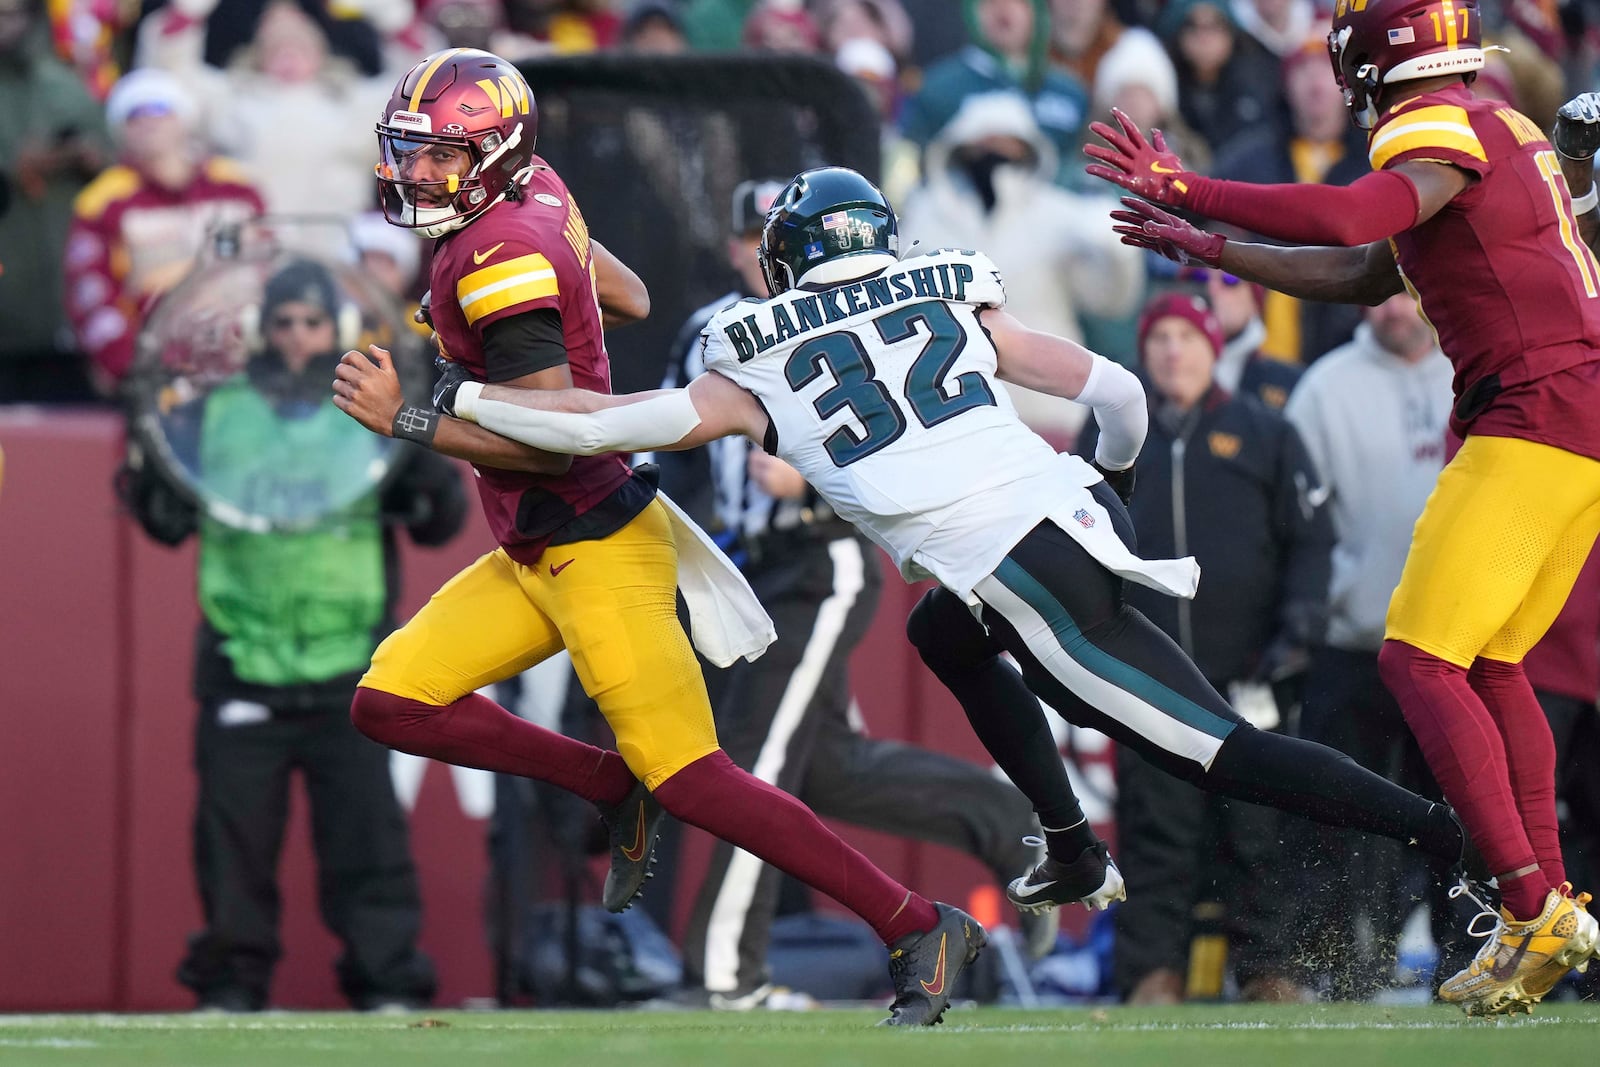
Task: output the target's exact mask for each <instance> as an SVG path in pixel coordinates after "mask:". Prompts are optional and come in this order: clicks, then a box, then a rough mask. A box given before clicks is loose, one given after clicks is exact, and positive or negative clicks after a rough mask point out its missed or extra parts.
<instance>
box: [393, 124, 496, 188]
mask: <svg viewBox="0 0 1600 1067" xmlns="http://www.w3.org/2000/svg"><path fill="white" fill-rule="evenodd" d="M378 148H379V154H380V158H379V162H378V168H377V170H378V180H379V181H380V182H382V183H383V185H384V188H385V192H386V194H387V193H388V192H390V191H392V192H393V194H394V196H396V197H397V198H398V200H399V201H400V203H402V204H405V205H410V206H419V207H425V208H439V207H446V206H448V205H449V204H450V203H451V202H452V201H453V200H454V199H455V197H456V195H457V194H458V193H460V192H461V190H462V189H463V188H464V187H465V186H466V185H467V183H468V179H469V176H470V175H472V174H473V171H474V165H475V163H476V159H475V155H474V152H473V149H472V145H471V144H470V143H468V141H467V139H466V138H464V137H426V138H424V137H415V136H407V135H406V134H403V133H395V132H393V131H392V130H391V129H390V128H389V127H386V126H379V127H378Z"/></svg>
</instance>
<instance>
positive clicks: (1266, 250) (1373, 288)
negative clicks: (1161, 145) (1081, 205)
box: [1111, 196, 1403, 304]
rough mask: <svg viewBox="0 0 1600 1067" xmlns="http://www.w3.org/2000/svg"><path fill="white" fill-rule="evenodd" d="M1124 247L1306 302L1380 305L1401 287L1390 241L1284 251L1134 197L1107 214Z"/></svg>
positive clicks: (1316, 246) (1284, 249)
mask: <svg viewBox="0 0 1600 1067" xmlns="http://www.w3.org/2000/svg"><path fill="white" fill-rule="evenodd" d="M1111 218H1112V220H1113V221H1114V222H1115V223H1116V225H1114V226H1113V227H1112V229H1113V230H1115V231H1116V232H1117V234H1118V235H1120V237H1121V238H1122V242H1123V243H1124V244H1129V245H1133V246H1135V247H1137V248H1144V249H1148V250H1149V251H1151V252H1155V253H1157V254H1159V255H1162V256H1165V257H1166V258H1168V259H1170V260H1172V261H1173V262H1175V263H1179V264H1183V265H1187V264H1189V263H1195V262H1199V263H1204V264H1206V265H1207V266H1211V267H1220V268H1222V269H1223V270H1226V271H1227V272H1228V273H1230V274H1234V275H1237V276H1238V277H1240V278H1244V279H1245V280H1246V281H1252V282H1258V283H1260V284H1261V285H1265V286H1266V287H1267V288H1269V289H1276V290H1278V291H1279V292H1281V293H1287V294H1289V295H1290V296H1294V297H1299V298H1301V299H1304V300H1322V301H1328V302H1332V303H1343V304H1381V303H1383V301H1385V300H1387V299H1388V298H1389V297H1391V296H1393V295H1394V294H1395V293H1398V292H1399V291H1400V290H1401V289H1402V288H1403V283H1402V282H1401V280H1400V272H1399V270H1397V269H1396V267H1395V263H1394V253H1393V250H1392V249H1390V247H1389V242H1388V241H1373V242H1371V243H1370V244H1366V245H1361V246H1358V247H1356V248H1339V247H1329V246H1319V245H1313V246H1306V247H1288V248H1286V247H1282V246H1279V245H1258V244H1248V243H1243V242H1239V241H1230V240H1228V239H1227V238H1224V237H1222V236H1220V235H1218V234H1214V233H1210V232H1208V231H1206V230H1202V229H1201V228H1200V227H1198V226H1196V225H1194V224H1193V223H1191V222H1187V221H1185V220H1184V219H1181V218H1179V217H1178V216H1177V215H1174V214H1172V212H1170V211H1166V210H1164V209H1162V208H1159V207H1157V206H1156V205H1154V204H1151V203H1149V202H1147V201H1144V200H1140V199H1139V198H1137V197H1132V196H1125V197H1123V198H1122V209H1121V210H1119V211H1113V212H1112V213H1111Z"/></svg>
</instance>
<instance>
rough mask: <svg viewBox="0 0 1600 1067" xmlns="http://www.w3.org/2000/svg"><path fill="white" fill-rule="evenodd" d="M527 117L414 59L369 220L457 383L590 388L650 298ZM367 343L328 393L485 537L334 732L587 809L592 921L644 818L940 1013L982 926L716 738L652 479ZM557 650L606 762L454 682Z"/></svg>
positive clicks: (389, 127)
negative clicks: (663, 816)
mask: <svg viewBox="0 0 1600 1067" xmlns="http://www.w3.org/2000/svg"><path fill="white" fill-rule="evenodd" d="M537 122H538V112H537V109H536V107H535V105H534V101H533V95H532V93H531V92H530V90H529V89H528V85H527V83H526V82H525V81H524V80H523V78H522V75H521V74H520V73H519V72H518V71H517V69H516V67H514V66H513V65H512V64H510V63H508V62H506V61H505V60H503V59H500V58H499V57H498V56H494V55H491V54H490V53H487V52H480V51H475V50H470V49H449V50H446V51H442V52H438V53H435V54H434V55H432V56H429V57H428V58H426V59H424V60H423V61H422V62H421V63H419V64H417V66H415V67H413V68H412V69H411V70H410V71H409V72H407V73H406V75H405V76H404V77H402V78H401V79H400V83H399V84H398V85H397V86H396V87H395V92H394V95H393V97H392V98H391V99H390V101H389V104H388V105H387V107H386V108H385V109H384V113H383V118H382V120H381V121H380V122H379V124H378V142H379V146H380V149H381V153H382V158H381V161H380V163H379V164H378V179H379V185H380V189H381V192H382V195H383V203H384V212H385V214H386V216H387V217H388V219H389V221H390V222H392V223H394V224H396V225H398V226H404V227H407V228H409V229H413V230H417V231H418V232H420V233H422V234H423V235H425V236H427V237H432V238H436V239H437V240H438V243H437V245H436V246H435V251H434V257H433V264H432V273H431V277H430V284H431V289H430V292H431V294H432V300H431V315H432V321H433V327H434V330H435V331H436V332H437V334H438V338H439V346H440V349H441V353H442V354H443V356H444V358H446V359H447V360H450V361H452V363H453V364H454V365H455V366H456V367H457V368H459V371H458V373H462V374H465V375H467V376H470V377H471V378H474V379H476V380H479V381H486V382H493V383H497V384H500V385H503V386H507V387H510V388H512V389H514V390H517V391H527V390H547V389H565V388H571V387H572V386H574V385H577V386H582V387H583V388H585V389H591V390H595V391H597V392H601V393H609V392H610V387H611V382H610V364H609V361H608V357H607V355H606V349H605V341H604V338H603V336H602V333H601V326H602V319H603V317H604V318H607V319H610V320H611V321H614V322H622V321H628V320H629V319H630V318H640V317H643V315H644V314H646V313H647V311H648V307H649V297H648V295H647V294H646V293H645V291H644V286H643V283H641V282H640V281H639V279H638V278H637V277H636V276H634V275H633V274H632V272H631V271H629V270H628V269H627V268H626V267H625V266H623V265H622V264H621V263H620V262H619V261H617V260H616V259H615V258H614V257H612V256H611V255H609V254H608V253H607V252H606V251H605V250H604V249H603V248H601V246H600V245H598V244H596V243H595V242H593V241H592V240H591V239H590V237H589V233H588V229H587V227H586V226H585V224H584V220H583V215H582V214H581V213H580V212H579V210H578V206H577V204H576V203H575V202H574V201H573V199H572V195H571V193H570V192H568V190H567V187H566V185H565V184H564V183H563V182H562V181H561V179H560V177H559V176H557V174H556V172H555V171H554V170H552V169H551V168H550V167H549V166H548V165H547V164H546V163H545V162H544V161H543V160H542V159H540V158H539V157H538V156H536V155H534V136H535V134H536V132H537ZM370 351H371V353H372V354H371V360H372V362H373V364H375V365H376V367H377V368H379V369H380V370H381V371H382V372H383V375H384V376H385V380H386V382H387V383H388V384H389V385H391V386H392V391H391V392H390V393H387V394H384V395H383V396H382V397H381V398H379V399H380V400H381V403H378V404H376V405H375V404H373V403H372V402H371V401H372V400H373V394H372V392H371V391H370V390H369V391H365V392H362V393H361V395H360V396H357V390H356V389H355V387H354V386H353V384H352V382H353V378H352V377H351V375H350V368H349V367H348V366H342V367H341V368H340V370H339V372H338V374H339V377H338V379H337V380H336V381H335V383H334V393H335V403H337V404H338V405H339V406H340V408H341V409H342V410H344V411H346V412H347V413H349V414H350V415H352V416H353V417H355V418H356V419H357V420H358V421H360V422H361V423H362V424H363V425H365V426H367V427H368V428H369V429H371V430H373V431H374V432H377V433H381V434H392V435H394V436H396V437H403V438H405V439H407V440H411V441H416V442H418V443H421V444H423V445H426V446H428V447H430V448H432V449H434V450H435V451H438V452H442V453H444V454H446V455H450V456H455V457H457V458H460V459H465V460H469V461H471V462H472V464H473V466H474V468H475V470H476V471H477V474H478V479H477V480H478V490H479V495H480V496H481V497H482V499H483V506H484V511H485V513H486V515H487V516H488V519H489V524H490V527H491V528H492V529H493V531H494V533H495V536H496V538H497V539H498V540H499V542H500V547H499V548H497V549H495V550H494V551H493V552H490V553H489V554H488V555H486V556H484V557H482V558H481V559H479V560H478V561H477V562H476V563H474V564H472V565H471V566H470V567H468V568H467V569H466V570H465V571H463V572H462V573H460V574H458V575H457V576H456V577H455V578H453V579H451V581H450V582H449V583H447V584H446V585H445V586H444V587H443V588H442V589H440V590H439V591H438V592H437V593H435V594H434V596H433V598H432V599H431V600H430V601H429V602H428V604H427V605H426V606H425V607H424V608H423V609H422V610H421V611H420V612H418V613H417V615H416V616H415V617H414V618H412V619H411V621H410V622H408V623H407V624H406V625H405V626H403V627H401V628H400V629H399V630H397V631H396V632H395V633H394V634H393V635H391V636H390V637H389V638H388V639H387V640H386V641H384V642H383V644H382V645H381V646H379V648H378V650H377V651H376V652H375V653H374V654H373V658H372V667H371V669H370V670H369V671H368V672H367V674H366V676H365V677H364V678H363V679H362V680H361V685H360V688H359V689H358V690H357V692H356V697H355V701H354V704H353V705H352V708H351V715H352V717H353V718H354V720H355V722H356V725H357V726H358V727H360V729H361V730H362V731H363V732H364V733H366V734H367V736H369V737H371V738H373V739H374V740H376V741H379V742H382V743H383V744H386V745H389V746H390V747H392V748H397V749H400V750H401V751H404V752H411V753H415V754H418V755H423V756H429V757H432V758H435V759H440V760H445V761H447V762H450V763H456V764H461V765H463V766H469V767H481V768H485V769H487V770H492V771H498V772H501V773H507V774H519V775H523V776H525V777H529V778H536V779H539V780H541V781H546V782H551V783H553V784H555V785H559V786H561V787H563V788H565V789H568V790H571V791H572V792H574V793H576V794H578V795H579V796H582V797H584V798H585V799H587V800H589V801H591V802H593V803H594V804H596V805H597V806H599V808H600V809H601V812H602V813H603V814H604V815H605V818H606V821H607V824H608V826H609V828H610V832H611V842H612V849H611V855H612V867H611V872H610V874H609V875H608V877H607V879H606V886H605V893H604V897H605V904H606V906H607V907H608V908H610V909H611V910H613V911H621V910H622V909H623V908H625V907H627V906H628V904H629V903H631V901H632V900H633V899H634V897H635V895H636V894H637V893H638V891H639V889H640V888H641V886H642V884H643V882H644V878H645V877H646V871H647V867H648V864H649V862H650V854H651V850H652V847H653V845H654V841H655V834H656V829H657V826H658V825H659V817H660V813H661V810H662V809H663V808H664V809H665V810H666V811H670V812H671V813H673V814H674V815H676V816H678V818H680V819H682V820H684V821H685V822H687V823H690V824H691V825H694V826H698V827H700V828H701V829H703V830H706V831H708V832H710V833H712V834H715V835H716V836H718V837H720V838H723V839H724V840H726V841H729V842H731V843H733V844H734V845H737V846H738V847H740V848H743V849H745V850H747V851H749V852H751V853H754V854H755V855H757V856H759V857H760V858H762V859H763V860H766V861H767V862H768V863H771V864H772V865H773V866H775V867H778V868H781V869H782V870H784V871H787V872H788V873H789V874H791V875H794V876H795V877H796V878H799V879H800V880H801V881H803V882H805V883H807V884H808V885H810V886H812V887H814V888H816V889H818V890H820V891H822V892H824V893H827V894H828V895H829V896H831V897H833V898H834V899H835V900H838V901H839V902H840V903H841V904H844V905H845V906H846V907H848V908H850V909H851V910H852V911H854V912H855V913H856V914H857V915H859V916H861V918H862V919H864V920H866V922H867V923H868V924H869V925H871V927H872V928H873V930H874V931H875V932H876V933H877V935H878V936H879V937H881V938H882V939H883V941H884V943H885V944H886V945H888V946H890V949H891V958H890V968H889V969H890V973H891V975H892V976H893V979H894V986H895V993H896V998H895V1002H894V1005H893V1007H892V1009H891V1016H890V1018H889V1020H888V1022H890V1023H891V1024H894V1025H919V1024H920V1025H931V1024H932V1023H935V1022H938V1021H939V1018H940V1016H941V1015H942V1014H943V1013H944V1010H945V1008H946V1007H947V1006H948V1005H949V1000H950V988H951V985H952V983H954V981H955V979H956V976H957V975H958V974H959V973H960V972H961V970H962V969H963V968H964V967H965V966H966V964H968V963H970V962H971V961H972V960H973V959H974V958H975V957H976V956H977V954H978V950H979V949H980V948H982V947H983V944H984V940H985V937H984V931H983V929H982V927H980V926H979V925H978V924H977V923H976V922H975V921H973V920H972V918H971V917H970V916H968V915H966V914H965V913H963V912H961V911H960V910H958V909H956V908H953V907H950V906H949V905H946V904H934V903H932V902H930V901H928V900H925V899H924V898H922V897H921V896H918V895H917V894H916V893H913V892H910V891H909V890H907V889H906V888H905V887H904V886H902V885H900V884H898V883H897V882H895V881H894V880H893V879H891V878H889V877H888V876H887V875H885V874H884V873H883V872H882V871H880V870H879V869H878V868H877V867H875V866H873V864H872V863H871V862H870V861H868V860H867V858H866V857H865V856H863V855H861V854H860V853H859V852H857V851H856V850H855V849H853V848H851V847H850V846H849V845H847V844H845V843H844V842H843V841H842V840H840V839H839V838H838V837H837V836H835V835H834V834H833V832H832V831H830V830H828V829H827V828H826V827H824V826H823V825H822V823H821V821H819V820H818V818H817V817H816V815H815V814H813V813H812V811H811V810H810V809H809V808H807V807H806V806H805V805H803V804H801V803H800V802H799V801H798V800H795V799H794V798H793V797H791V796H789V795H788V794H787V793H783V792H780V791H779V790H777V789H775V788H773V787H772V786H770V785H767V784H766V783H764V782H761V781H760V780H758V779H757V778H754V777H752V776H751V775H750V774H748V773H746V772H745V771H742V770H740V769H739V768H738V767H736V766H735V765H734V764H733V762H732V761H731V760H729V759H728V757H727V756H726V755H725V754H724V753H723V751H722V749H721V748H720V747H718V744H717V736H716V730H715V728H714V727H713V725H712V717H711V706H710V703H709V701H708V699H707V695H706V687H705V681H704V679H703V677H702V676H701V673H700V667H699V664H698V662H697V661H696V659H695V656H694V652H693V651H692V650H691V648H690V642H689V639H688V637H687V636H686V635H685V633H684V631H683V627H682V625H681V624H680V623H679V621H678V615H677V609H676V594H677V588H678V575H679V563H680V549H682V551H683V552H684V553H688V552H690V551H691V550H692V549H694V548H696V547H697V546H696V545H695V544H693V543H690V542H694V541H695V534H696V533H697V531H694V530H693V528H692V526H690V527H688V530H687V532H685V523H686V520H681V519H679V518H678V517H676V516H674V515H673V514H672V512H671V511H670V510H669V508H668V507H667V506H666V505H665V504H663V502H662V501H661V500H658V499H657V495H656V491H655V485H654V482H653V481H651V480H649V479H647V478H646V477H644V476H643V475H641V474H640V473H638V472H636V471H633V470H631V469H630V468H629V466H628V465H627V464H626V463H624V462H623V460H622V459H621V458H620V457H619V456H617V455H615V454H612V453H608V454H602V455H595V456H587V457H578V458H571V457H568V456H565V455H556V454H553V453H550V452H544V451H540V450H538V449H535V448H530V447H528V446H525V445H522V444H518V443H517V442H514V441H511V440H509V439H507V438H504V437H501V436H499V435H497V434H493V433H490V432H489V431H487V430H484V429H482V428H480V427H478V426H475V425H473V424H472V423H469V422H464V421H460V420H457V419H454V418H446V417H443V416H441V415H440V413H439V412H438V410H436V409H435V408H434V407H416V406H411V405H408V404H406V403H404V401H403V400H402V398H401V396H400V391H399V384H398V381H397V380H396V379H395V378H394V373H393V368H392V365H391V363H390V360H389V354H388V353H387V352H385V351H383V350H382V349H378V348H373V349H371V350H370ZM346 358H347V360H349V359H354V360H358V361H363V362H365V361H366V360H367V358H368V357H367V356H364V355H360V354H357V353H347V356H346ZM675 529H676V530H677V531H679V534H678V536H677V538H676V540H675V534H674V530H675ZM700 536H703V535H700ZM702 547H704V548H706V549H709V543H708V542H707V543H706V545H705V546H702ZM712 551H714V550H712ZM715 558H716V559H720V561H721V563H722V564H724V565H726V567H727V573H728V574H730V575H732V579H733V581H734V582H735V583H736V584H737V586H738V587H739V588H742V590H743V592H744V593H745V594H746V595H750V593H749V587H748V586H747V585H744V584H743V580H742V579H739V578H738V576H737V571H735V570H733V568H732V565H731V564H729V563H727V561H726V559H725V557H720V555H717V556H716V557H715ZM724 577H725V576H724ZM686 595H688V590H687V588H686ZM750 596H751V600H752V602H753V595H750ZM690 607H691V613H693V612H694V608H695V601H694V599H693V598H691V599H690ZM757 612H758V614H759V625H757V626H756V627H755V630H756V631H757V632H756V633H755V635H754V637H755V643H754V644H753V645H752V644H751V643H750V641H749V640H748V638H749V637H750V635H749V634H746V635H744V636H745V638H746V643H745V646H744V647H742V648H739V649H737V650H736V651H738V652H743V653H750V654H753V653H759V651H760V650H761V649H763V648H765V645H766V642H767V641H770V639H771V624H770V620H768V619H767V618H766V616H765V613H764V612H759V607H757ZM694 621H695V636H696V640H697V643H698V642H699V641H700V639H701V636H702V634H701V622H700V619H699V618H698V617H697V618H695V620H694ZM763 627H764V634H763V633H762V632H760V631H761V630H762V628H763ZM563 647H565V648H566V649H567V651H569V652H570V653H571V655H572V662H573V666H574V667H575V668H576V669H577V672H578V677H579V679H580V680H581V681H582V682H583V686H584V689H585V690H586V691H587V692H588V693H589V695H590V696H592V697H593V698H594V699H595V701H596V702H597V703H598V704H599V706H600V710H601V712H602V713H603V714H604V715H605V717H606V720H607V722H608V723H609V724H610V725H611V728H612V730H613V732H614V733H615V734H616V738H617V750H618V751H617V752H611V751H606V750H602V749H599V748H595V747H593V746H591V745H586V744H583V743H581V742H579V741H575V740H573V739H571V738H568V737H565V736H563V735H561V734H558V733H555V732H552V731H550V730H545V729H542V728H540V727H538V726H535V725H533V724H532V723H529V722H526V721H524V720H522V719H520V718H518V717H517V716H515V715H513V714H511V713H510V712H508V711H506V710H505V709H503V708H501V707H500V706H499V705H497V704H495V703H494V702H493V701H491V700H489V699H488V698H486V697H484V696H481V695H478V693H477V692H476V691H477V690H478V689H480V688H481V687H483V686H485V685H488V684H490V683H493V682H497V681H501V680H503V679H505V678H508V677H510V676H512V675H514V674H518V673H520V672H522V671H524V670H527V669H528V668H529V667H531V666H533V665H534V664H535V663H538V662H540V661H541V660H543V659H545V658H546V657H548V656H550V655H552V654H553V653H555V652H556V651H558V650H559V649H561V648H563ZM702 647H703V648H704V646H702ZM708 654H709V653H708ZM733 658H736V657H735V656H732V655H730V656H727V657H726V659H727V662H731V661H732V659H733ZM723 665H726V663H724V664H723ZM619 753H620V754H619Z"/></svg>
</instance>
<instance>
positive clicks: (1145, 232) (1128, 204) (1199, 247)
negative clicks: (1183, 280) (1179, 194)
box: [1111, 196, 1228, 267]
mask: <svg viewBox="0 0 1600 1067" xmlns="http://www.w3.org/2000/svg"><path fill="white" fill-rule="evenodd" d="M1122 206H1123V208H1124V209H1125V210H1122V211H1113V212H1112V213H1111V218H1112V219H1113V220H1114V221H1115V222H1116V223H1117V225H1115V226H1113V227H1111V228H1112V229H1113V230H1114V231H1116V233H1118V234H1119V235H1120V236H1121V237H1122V243H1123V244H1125V245H1133V246H1134V247H1135V248H1148V249H1149V250H1150V251H1152V252H1157V253H1160V254H1161V255H1163V256H1165V257H1167V258H1168V259H1170V260H1172V261H1173V262H1174V263H1177V264H1179V265H1180V266H1188V265H1189V264H1190V263H1193V262H1200V263H1204V264H1205V265H1206V266H1208V267H1216V266H1220V265H1221V264H1220V262H1219V261H1220V260H1221V259H1222V246H1223V245H1224V244H1226V243H1227V241H1228V239H1227V238H1226V237H1222V236H1220V235H1218V234H1214V233H1207V232H1206V231H1205V230H1202V229H1201V228H1200V227H1198V226H1196V225H1194V224H1193V223H1189V222H1185V221H1184V220H1183V219H1180V218H1179V217H1178V216H1176V215H1174V214H1173V213H1172V212H1170V211H1164V210H1162V209H1161V208H1159V207H1157V206H1156V205H1154V204H1152V203H1150V202H1149V201H1146V200H1140V199H1139V198H1138V197H1135V196H1125V197H1123V198H1122Z"/></svg>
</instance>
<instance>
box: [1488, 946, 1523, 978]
mask: <svg viewBox="0 0 1600 1067" xmlns="http://www.w3.org/2000/svg"><path fill="white" fill-rule="evenodd" d="M1532 940H1533V935H1532V934H1523V935H1522V944H1520V945H1518V946H1517V950H1516V951H1515V952H1513V953H1512V954H1511V959H1509V960H1508V961H1506V962H1505V963H1504V964H1501V963H1496V964H1495V965H1494V966H1493V967H1490V968H1489V974H1490V976H1491V977H1493V978H1494V980H1495V981H1497V982H1506V981H1510V979H1511V977H1512V975H1514V974H1516V973H1517V968H1518V967H1519V966H1521V965H1522V957H1524V956H1526V955H1527V954H1528V944H1529V942H1531V941H1532Z"/></svg>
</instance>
